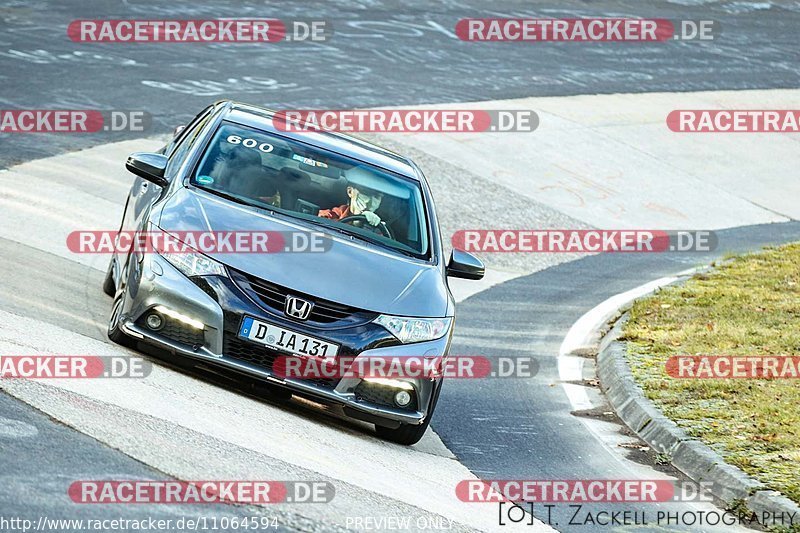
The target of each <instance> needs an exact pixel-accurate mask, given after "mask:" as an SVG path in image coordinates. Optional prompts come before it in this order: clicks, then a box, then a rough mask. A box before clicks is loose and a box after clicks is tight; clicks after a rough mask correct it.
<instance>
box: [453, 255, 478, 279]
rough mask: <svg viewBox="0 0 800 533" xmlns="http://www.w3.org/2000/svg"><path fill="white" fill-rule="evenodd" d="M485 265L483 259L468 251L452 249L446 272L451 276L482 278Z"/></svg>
mask: <svg viewBox="0 0 800 533" xmlns="http://www.w3.org/2000/svg"><path fill="white" fill-rule="evenodd" d="M485 272H486V267H484V266H483V261H481V260H480V259H478V258H477V257H475V256H474V255H472V254H471V253H469V252H463V251H461V250H453V252H452V253H451V254H450V262H449V263H447V269H446V273H447V275H448V276H450V277H451V278H464V279H483V275H484V273H485Z"/></svg>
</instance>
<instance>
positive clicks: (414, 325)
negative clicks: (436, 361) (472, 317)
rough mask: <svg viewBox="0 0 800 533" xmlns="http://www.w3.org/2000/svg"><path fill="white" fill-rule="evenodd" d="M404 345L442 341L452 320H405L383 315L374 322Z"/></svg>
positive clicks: (399, 317)
mask: <svg viewBox="0 0 800 533" xmlns="http://www.w3.org/2000/svg"><path fill="white" fill-rule="evenodd" d="M374 322H375V323H376V324H380V325H381V326H383V327H385V328H386V329H387V330H389V332H390V333H391V334H392V335H394V336H395V337H397V339H398V340H399V341H400V342H402V343H403V344H410V343H412V342H422V341H432V340H434V339H440V338H442V337H444V335H445V334H446V333H447V332H448V331H449V330H450V324H451V323H452V322H453V319H452V318H405V317H401V316H391V315H381V316H379V317H378V318H376V319H375V320H374Z"/></svg>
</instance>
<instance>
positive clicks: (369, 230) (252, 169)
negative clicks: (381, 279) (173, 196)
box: [191, 122, 429, 258]
mask: <svg viewBox="0 0 800 533" xmlns="http://www.w3.org/2000/svg"><path fill="white" fill-rule="evenodd" d="M191 183H192V184H193V185H195V186H197V187H200V188H202V189H205V190H208V191H210V192H212V193H215V194H218V195H221V196H225V197H227V198H229V199H231V200H233V201H236V202H239V203H244V204H248V205H252V206H255V207H260V208H265V209H270V210H273V211H277V212H280V213H284V214H288V215H291V216H293V217H296V218H301V219H304V220H307V221H310V222H313V223H315V224H320V225H323V226H326V227H329V228H332V229H335V230H339V231H342V232H346V233H349V234H352V235H354V236H356V237H358V238H361V239H363V240H367V241H370V242H373V243H375V244H379V245H382V246H384V247H389V248H392V249H394V250H397V251H400V252H402V253H405V254H407V255H413V256H416V257H420V258H427V257H429V251H428V226H427V222H426V220H427V218H426V216H425V210H424V205H423V202H422V192H421V190H420V186H419V183H417V182H416V181H415V180H411V179H407V178H403V177H401V176H398V175H396V174H393V173H391V172H388V171H385V170H382V169H380V168H377V167H375V166H372V165H369V164H366V163H364V162H361V161H356V160H353V159H350V158H347V157H345V156H342V155H339V154H335V153H332V152H328V151H325V150H323V149H321V148H317V147H313V146H310V145H307V144H304V143H300V142H296V141H293V140H290V139H286V138H284V137H280V136H278V135H273V134H270V133H267V132H264V131H260V130H257V129H253V128H249V127H245V126H241V125H239V124H233V123H230V122H223V123H222V125H221V126H220V128H219V129H218V130H217V132H216V134H215V135H214V138H213V139H212V141H211V143H210V144H209V146H208V148H207V149H206V152H205V154H204V155H203V158H202V159H201V161H200V164H199V165H198V166H197V169H196V171H195V173H194V175H193V177H192V180H191Z"/></svg>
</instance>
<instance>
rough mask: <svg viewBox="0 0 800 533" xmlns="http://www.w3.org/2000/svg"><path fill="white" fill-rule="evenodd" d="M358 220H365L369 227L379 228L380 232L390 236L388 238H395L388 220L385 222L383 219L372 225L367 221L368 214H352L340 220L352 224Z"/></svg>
mask: <svg viewBox="0 0 800 533" xmlns="http://www.w3.org/2000/svg"><path fill="white" fill-rule="evenodd" d="M357 221H362V222H364V223H365V224H366V227H368V228H378V229H379V230H380V232H381V233H382V234H383V236H384V237H388V238H390V239H392V240H394V235H392V230H390V229H389V226H387V225H386V222H384V221H383V220H381V221H380V222H379V223H378V225H377V226H372V225H370V223H369V222H367V217H366V215H350V216H346V217H344V218H343V219H341V220H340V221H339V222H342V223H344V224H352V223H353V222H357Z"/></svg>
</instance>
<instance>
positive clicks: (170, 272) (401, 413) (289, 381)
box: [121, 254, 450, 427]
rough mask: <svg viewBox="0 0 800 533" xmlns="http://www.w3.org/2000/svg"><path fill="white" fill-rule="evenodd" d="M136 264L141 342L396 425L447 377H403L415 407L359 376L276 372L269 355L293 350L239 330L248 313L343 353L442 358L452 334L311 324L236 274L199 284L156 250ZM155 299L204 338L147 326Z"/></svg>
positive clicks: (131, 293) (132, 288)
mask: <svg viewBox="0 0 800 533" xmlns="http://www.w3.org/2000/svg"><path fill="white" fill-rule="evenodd" d="M134 268H135V271H134V272H133V275H132V276H131V277H130V278H129V283H128V297H127V299H126V302H125V307H124V309H123V316H122V319H121V329H122V330H123V331H124V332H125V333H127V334H128V335H129V336H131V337H133V338H135V339H137V340H138V341H141V342H145V343H148V344H152V345H156V346H159V347H161V348H164V349H167V350H169V351H170V352H172V353H175V354H179V355H183V356H186V357H190V358H193V359H196V360H199V361H204V362H206V363H208V364H210V365H213V366H219V367H224V368H226V369H229V370H233V371H236V372H240V373H243V374H246V375H248V376H250V377H254V378H257V379H261V380H263V381H265V382H266V383H271V384H273V385H278V386H280V387H285V388H287V389H289V390H291V391H292V392H294V393H298V394H300V395H303V396H308V397H311V398H313V399H316V400H318V401H321V402H323V403H328V404H337V405H340V406H342V407H343V408H344V411H345V413H346V414H347V415H348V416H351V417H353V418H359V419H361V420H365V421H367V422H372V423H376V424H380V425H386V426H390V427H395V426H397V425H398V424H399V423H402V424H411V425H416V424H422V423H423V422H424V421H425V419H426V416H427V414H428V411H429V407H430V403H431V399H432V398H433V397H434V392H435V390H436V387H438V386H439V385H440V383H439V381H440V379H441V378H436V379H434V378H413V377H404V378H402V380H403V381H406V382H408V383H409V384H411V386H412V387H413V388H414V392H415V401H414V402H413V403H412V405H411V406H410V407H413V408H400V407H396V406H390V405H385V404H378V403H375V402H374V401H370V400H369V399H367V398H364V397H363V396H362V395H361V394H359V385H360V384H361V383H362V379H361V378H357V377H356V378H342V379H338V380H310V379H294V378H283V377H281V376H278V375H276V374H275V373H274V372H273V371H272V370H271V363H269V362H268V361H270V360H271V359H270V358H272V359H274V357H276V356H278V355H288V354H281V353H278V352H275V351H273V350H270V349H267V348H265V347H262V346H261V345H258V344H254V343H251V342H250V341H247V340H245V339H243V338H241V337H238V331H239V325H240V323H241V320H242V319H243V317H244V316H251V317H253V318H257V319H261V320H265V321H267V322H271V323H273V324H276V325H278V326H282V327H285V328H288V329H291V330H294V331H298V332H301V333H304V334H307V335H311V336H314V337H318V338H322V339H324V340H328V341H330V342H335V343H337V344H339V345H340V346H341V349H340V354H341V355H348V356H355V357H362V356H363V357H370V356H388V355H391V356H400V357H404V356H415V357H420V356H424V357H431V358H440V357H443V356H445V355H446V354H447V350H448V348H449V344H450V334H449V333H448V334H447V335H445V336H444V337H442V338H441V339H438V340H435V341H429V342H422V343H415V344H409V345H402V344H400V343H399V341H397V340H396V339H395V338H394V337H393V336H392V335H391V334H390V333H389V332H388V331H386V330H385V329H384V328H383V327H381V326H379V325H377V324H373V323H371V322H362V323H356V324H345V325H344V326H342V325H337V324H329V325H311V324H309V323H304V322H297V321H294V320H291V319H288V318H286V317H284V316H281V315H280V314H278V313H275V312H274V310H273V309H270V308H269V307H267V306H265V305H263V302H259V301H258V300H257V299H256V298H253V297H252V295H248V293H247V292H246V291H245V290H243V289H242V287H240V286H239V285H238V284H237V283H235V282H234V281H233V280H232V279H229V278H222V277H210V278H203V279H202V280H201V281H199V282H198V284H196V283H194V282H193V281H192V280H190V279H188V278H186V277H185V276H184V275H183V274H182V273H180V272H179V271H178V270H176V269H175V268H174V267H173V266H172V265H171V264H169V263H168V262H167V261H166V260H164V259H163V258H162V257H161V256H159V255H157V254H146V255H145V256H143V257H141V258H140V259H139V261H138V262H137V263H136V265H135V267H134ZM157 306H164V307H166V308H168V309H170V310H173V311H175V312H177V313H179V314H180V315H182V316H185V317H187V318H191V320H193V321H198V322H200V323H202V325H203V329H202V331H201V332H200V335H199V337H198V340H188V338H191V337H192V336H191V335H190V336H188V338H181V339H175V338H170V337H168V336H165V335H163V334H161V333H159V332H157V331H152V330H151V329H149V328H148V327H147V326H146V325H145V324H144V321H143V318H144V316H145V315H146V314H148V313H149V312H151V310H153V309H154V308H155V307H157ZM242 343H244V344H245V346H246V348H247V353H255V352H258V351H259V350H260V351H262V352H263V356H261V357H259V358H258V359H255V358H253V357H249V358H247V357H243V356H242V354H241V348H242ZM237 347H238V349H237ZM265 361H267V362H265Z"/></svg>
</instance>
